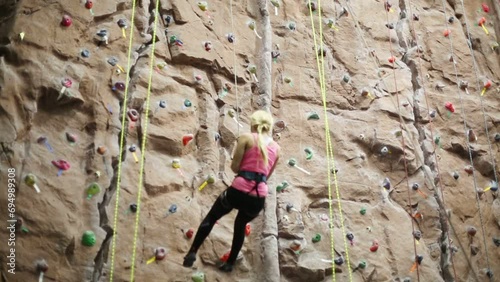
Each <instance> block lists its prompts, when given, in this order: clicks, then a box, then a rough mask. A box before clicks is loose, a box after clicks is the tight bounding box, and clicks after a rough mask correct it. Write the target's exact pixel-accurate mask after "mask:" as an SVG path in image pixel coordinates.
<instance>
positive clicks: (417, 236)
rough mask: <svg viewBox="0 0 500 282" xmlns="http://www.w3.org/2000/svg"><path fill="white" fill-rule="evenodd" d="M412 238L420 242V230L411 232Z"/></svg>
mask: <svg viewBox="0 0 500 282" xmlns="http://www.w3.org/2000/svg"><path fill="white" fill-rule="evenodd" d="M413 237H414V238H415V240H417V241H420V239H421V238H422V232H420V230H415V231H413Z"/></svg>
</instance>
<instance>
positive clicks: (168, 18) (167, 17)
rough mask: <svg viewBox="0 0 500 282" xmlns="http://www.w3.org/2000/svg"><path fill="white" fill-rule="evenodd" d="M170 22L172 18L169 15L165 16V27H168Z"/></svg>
mask: <svg viewBox="0 0 500 282" xmlns="http://www.w3.org/2000/svg"><path fill="white" fill-rule="evenodd" d="M171 22H172V17H171V16H170V15H166V16H165V23H166V26H168V25H170V23H171Z"/></svg>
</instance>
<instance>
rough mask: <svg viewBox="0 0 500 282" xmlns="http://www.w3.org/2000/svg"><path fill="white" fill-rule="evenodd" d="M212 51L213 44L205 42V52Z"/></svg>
mask: <svg viewBox="0 0 500 282" xmlns="http://www.w3.org/2000/svg"><path fill="white" fill-rule="evenodd" d="M210 50H212V43H210V41H207V42H205V51H207V52H210Z"/></svg>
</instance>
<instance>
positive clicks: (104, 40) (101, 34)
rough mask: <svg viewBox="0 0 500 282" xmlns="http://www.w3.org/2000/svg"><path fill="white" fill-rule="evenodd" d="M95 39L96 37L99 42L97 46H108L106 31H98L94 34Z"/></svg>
mask: <svg viewBox="0 0 500 282" xmlns="http://www.w3.org/2000/svg"><path fill="white" fill-rule="evenodd" d="M96 35H97V37H98V40H99V43H98V44H97V46H101V45H102V44H105V45H108V43H109V42H108V40H109V34H108V30H106V29H100V30H99V31H98V32H97V33H96Z"/></svg>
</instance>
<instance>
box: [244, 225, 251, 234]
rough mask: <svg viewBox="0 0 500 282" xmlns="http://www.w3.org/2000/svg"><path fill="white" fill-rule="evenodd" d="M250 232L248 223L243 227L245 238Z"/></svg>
mask: <svg viewBox="0 0 500 282" xmlns="http://www.w3.org/2000/svg"><path fill="white" fill-rule="evenodd" d="M250 230H251V227H250V223H247V225H246V226H245V235H246V236H248V235H250Z"/></svg>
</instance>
